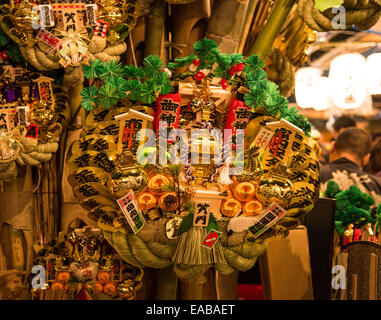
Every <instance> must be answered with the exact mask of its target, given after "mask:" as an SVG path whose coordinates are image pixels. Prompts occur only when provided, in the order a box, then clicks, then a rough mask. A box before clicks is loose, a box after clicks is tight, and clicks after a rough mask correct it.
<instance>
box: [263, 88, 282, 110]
mask: <svg viewBox="0 0 381 320" xmlns="http://www.w3.org/2000/svg"><path fill="white" fill-rule="evenodd" d="M279 97H280V93H279V88H278V85H277V84H275V83H274V82H267V87H266V90H265V99H264V103H265V105H266V106H267V107H273V106H276V105H277V104H278V102H279Z"/></svg>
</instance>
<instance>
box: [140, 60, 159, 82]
mask: <svg viewBox="0 0 381 320" xmlns="http://www.w3.org/2000/svg"><path fill="white" fill-rule="evenodd" d="M143 65H144V72H145V74H146V75H147V76H148V77H149V78H151V79H155V78H156V77H160V73H161V72H162V71H161V69H163V68H164V63H163V61H162V60H161V58H160V57H158V56H148V57H146V58H144V61H143Z"/></svg>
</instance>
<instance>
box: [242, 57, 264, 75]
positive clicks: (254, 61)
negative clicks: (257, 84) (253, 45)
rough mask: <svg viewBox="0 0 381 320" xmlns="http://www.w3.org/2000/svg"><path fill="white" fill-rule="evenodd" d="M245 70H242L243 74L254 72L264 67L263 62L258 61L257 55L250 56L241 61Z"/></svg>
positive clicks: (261, 60)
mask: <svg viewBox="0 0 381 320" xmlns="http://www.w3.org/2000/svg"><path fill="white" fill-rule="evenodd" d="M243 63H244V65H245V68H244V69H243V70H244V72H245V74H246V75H247V74H248V73H251V72H256V71H257V70H258V68H264V67H265V61H264V60H263V59H260V58H259V57H258V56H257V55H252V56H250V57H248V58H247V59H246V60H244V61H243Z"/></svg>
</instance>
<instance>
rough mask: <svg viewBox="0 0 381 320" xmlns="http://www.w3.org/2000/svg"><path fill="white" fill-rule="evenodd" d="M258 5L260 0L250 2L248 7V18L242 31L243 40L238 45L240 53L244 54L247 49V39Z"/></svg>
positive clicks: (250, 0)
mask: <svg viewBox="0 0 381 320" xmlns="http://www.w3.org/2000/svg"><path fill="white" fill-rule="evenodd" d="M257 5H258V0H249V5H248V7H247V12H246V17H245V23H244V28H243V30H242V34H241V38H240V40H239V45H238V50H237V52H238V53H243V49H244V47H245V43H246V39H247V36H248V34H249V31H250V26H251V23H252V21H253V17H254V12H255V8H256V7H257Z"/></svg>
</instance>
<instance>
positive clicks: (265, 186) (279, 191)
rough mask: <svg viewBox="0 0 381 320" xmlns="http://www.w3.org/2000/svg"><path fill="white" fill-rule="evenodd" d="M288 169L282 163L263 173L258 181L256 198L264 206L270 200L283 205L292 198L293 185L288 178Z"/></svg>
mask: <svg viewBox="0 0 381 320" xmlns="http://www.w3.org/2000/svg"><path fill="white" fill-rule="evenodd" d="M288 176H289V171H288V168H287V166H286V165H285V164H284V163H280V164H278V165H277V166H276V167H275V168H274V169H272V170H270V171H269V172H268V173H266V174H264V175H263V176H262V177H261V178H260V179H259V183H258V189H257V198H258V199H259V200H260V201H261V202H263V203H264V204H265V205H266V206H267V205H269V204H270V203H271V202H275V203H277V204H279V205H280V206H281V207H285V206H286V205H287V203H289V201H290V200H291V198H292V195H293V191H294V187H293V184H292V182H291V181H290V179H289V178H288Z"/></svg>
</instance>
